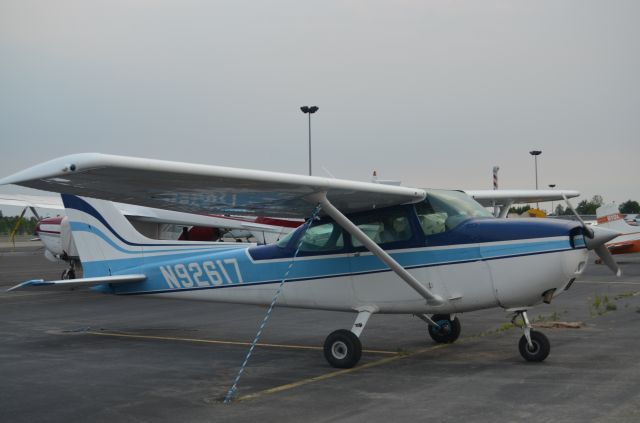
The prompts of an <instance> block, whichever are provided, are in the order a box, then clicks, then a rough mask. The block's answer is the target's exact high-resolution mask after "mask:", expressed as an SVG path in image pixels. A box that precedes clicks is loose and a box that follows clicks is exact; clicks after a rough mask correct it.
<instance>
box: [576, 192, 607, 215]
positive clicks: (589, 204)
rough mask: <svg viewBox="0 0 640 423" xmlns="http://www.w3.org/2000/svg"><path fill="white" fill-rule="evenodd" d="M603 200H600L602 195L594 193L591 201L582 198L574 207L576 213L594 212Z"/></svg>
mask: <svg viewBox="0 0 640 423" xmlns="http://www.w3.org/2000/svg"><path fill="white" fill-rule="evenodd" d="M603 203H604V201H603V200H602V196H600V195H594V196H593V198H592V199H591V201H588V200H582V201H580V203H579V204H578V207H576V211H577V212H578V214H596V209H597V208H598V207H600V206H601V205H602V204H603Z"/></svg>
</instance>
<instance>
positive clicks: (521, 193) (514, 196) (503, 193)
mask: <svg viewBox="0 0 640 423" xmlns="http://www.w3.org/2000/svg"><path fill="white" fill-rule="evenodd" d="M464 192H465V193H466V194H467V195H469V196H471V197H473V199H474V200H476V201H477V202H478V203H480V204H482V205H483V206H485V207H492V206H493V207H497V208H499V210H500V211H499V213H498V217H506V216H507V213H508V212H509V208H510V207H511V206H512V205H513V204H517V203H538V202H543V201H559V200H563V197H562V195H563V194H564V195H565V196H566V197H567V198H572V197H577V196H579V195H580V192H578V191H573V190H535V189H500V190H497V189H496V190H488V189H486V190H465V191H464Z"/></svg>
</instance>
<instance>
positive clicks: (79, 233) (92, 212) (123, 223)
mask: <svg viewBox="0 0 640 423" xmlns="http://www.w3.org/2000/svg"><path fill="white" fill-rule="evenodd" d="M62 201H63V203H64V207H65V210H66V213H67V216H68V218H69V226H70V228H71V233H72V235H73V239H74V241H75V244H76V247H77V249H78V254H79V256H80V260H81V262H82V268H83V273H84V277H98V276H109V275H116V274H122V273H123V272H127V273H132V272H134V273H135V272H139V271H140V269H141V268H142V267H143V266H145V265H149V264H153V263H155V262H161V261H164V260H167V259H169V258H171V257H175V256H180V255H186V254H204V253H207V252H209V251H212V250H215V251H220V250H225V249H235V248H241V247H242V245H239V244H237V243H231V245H230V244H229V243H215V242H198V241H170V240H169V241H168V240H157V239H150V238H147V237H145V236H143V235H141V234H140V233H139V232H138V231H136V229H135V228H134V227H133V225H131V223H129V221H128V220H127V219H126V218H125V217H124V215H122V213H121V212H120V211H119V210H118V209H117V208H116V207H115V206H114V204H113V203H112V202H110V201H105V200H96V199H92V198H83V197H77V196H74V195H67V194H62Z"/></svg>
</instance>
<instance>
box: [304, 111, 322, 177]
mask: <svg viewBox="0 0 640 423" xmlns="http://www.w3.org/2000/svg"><path fill="white" fill-rule="evenodd" d="M318 109H319V107H318V106H302V107H300V110H302V113H304V114H308V115H309V176H311V115H312V114H314V113H315V112H317V111H318Z"/></svg>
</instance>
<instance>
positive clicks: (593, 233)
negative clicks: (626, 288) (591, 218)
mask: <svg viewBox="0 0 640 423" xmlns="http://www.w3.org/2000/svg"><path fill="white" fill-rule="evenodd" d="M561 195H562V198H564V201H565V203H567V207H569V209H570V210H571V211H572V212H573V214H574V215H575V216H576V219H578V221H579V222H580V224H581V225H582V228H583V230H584V236H585V239H584V242H585V245H586V246H587V249H589V250H593V251H595V252H596V254H597V255H598V257H600V259H601V260H602V262H603V263H604V264H606V265H607V267H608V268H609V269H611V271H612V272H613V273H615V275H616V276H618V277H619V276H622V270H621V269H620V266H618V263H616V261H615V259H614V258H613V255H611V251H609V249H608V248H607V246H606V245H605V243H606V242H608V241H611V240H612V239H614V238H616V237H618V236H620V233H619V232H616V231H612V230H611V229H606V228H599V227H597V226H596V227H593V226H589V225H587V224H586V223H584V220H582V218H581V217H580V215H579V214H578V212H576V210H575V209H574V208H573V205H571V203H570V202H569V200H568V199H567V197H566V196H565V195H564V193H561Z"/></svg>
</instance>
